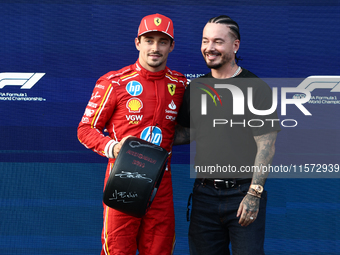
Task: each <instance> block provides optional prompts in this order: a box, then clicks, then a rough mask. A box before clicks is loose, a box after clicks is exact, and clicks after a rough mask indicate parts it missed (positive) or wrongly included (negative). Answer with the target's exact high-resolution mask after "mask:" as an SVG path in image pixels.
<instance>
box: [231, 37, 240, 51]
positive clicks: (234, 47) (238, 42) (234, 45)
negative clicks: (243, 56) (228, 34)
mask: <svg viewBox="0 0 340 255" xmlns="http://www.w3.org/2000/svg"><path fill="white" fill-rule="evenodd" d="M239 48H240V40H239V39H236V40H235V41H234V43H233V51H234V52H235V51H236V52H237V51H238V50H239Z"/></svg>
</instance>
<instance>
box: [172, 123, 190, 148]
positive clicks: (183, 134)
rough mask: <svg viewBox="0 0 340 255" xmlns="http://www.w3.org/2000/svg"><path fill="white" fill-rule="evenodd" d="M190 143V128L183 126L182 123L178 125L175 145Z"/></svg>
mask: <svg viewBox="0 0 340 255" xmlns="http://www.w3.org/2000/svg"><path fill="white" fill-rule="evenodd" d="M186 143H190V128H185V127H182V126H181V125H176V127H175V136H174V145H180V144H186Z"/></svg>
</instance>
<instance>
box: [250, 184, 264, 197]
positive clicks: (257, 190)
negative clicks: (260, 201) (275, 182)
mask: <svg viewBox="0 0 340 255" xmlns="http://www.w3.org/2000/svg"><path fill="white" fill-rule="evenodd" d="M250 188H251V189H253V190H254V191H255V193H256V194H257V195H260V196H261V194H262V192H263V187H262V186H261V185H258V184H252V185H250Z"/></svg>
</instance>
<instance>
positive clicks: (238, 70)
mask: <svg viewBox="0 0 340 255" xmlns="http://www.w3.org/2000/svg"><path fill="white" fill-rule="evenodd" d="M240 70H241V67H240V66H239V67H238V68H237V70H236V72H235V73H234V74H233V75H232V76H231V77H230V78H234V77H235V76H236V75H237V74H238V73H239V72H240Z"/></svg>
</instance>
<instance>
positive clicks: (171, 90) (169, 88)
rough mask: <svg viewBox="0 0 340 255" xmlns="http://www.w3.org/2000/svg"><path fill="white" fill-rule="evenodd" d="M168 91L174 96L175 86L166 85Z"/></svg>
mask: <svg viewBox="0 0 340 255" xmlns="http://www.w3.org/2000/svg"><path fill="white" fill-rule="evenodd" d="M168 90H169V93H170V95H172V96H173V95H175V90H176V85H175V84H171V83H168Z"/></svg>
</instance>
